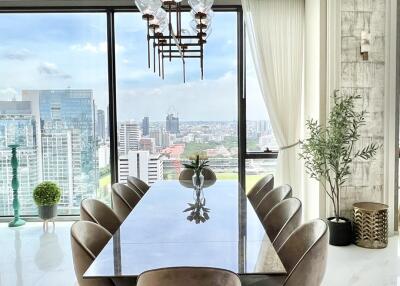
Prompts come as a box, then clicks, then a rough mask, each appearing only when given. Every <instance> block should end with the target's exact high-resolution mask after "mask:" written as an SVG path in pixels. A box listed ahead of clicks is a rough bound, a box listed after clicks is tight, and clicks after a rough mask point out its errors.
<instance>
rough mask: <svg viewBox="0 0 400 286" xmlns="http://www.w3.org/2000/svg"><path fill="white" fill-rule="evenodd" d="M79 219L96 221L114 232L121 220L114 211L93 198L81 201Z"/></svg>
mask: <svg viewBox="0 0 400 286" xmlns="http://www.w3.org/2000/svg"><path fill="white" fill-rule="evenodd" d="M80 213H81V220H86V221H91V222H94V223H97V224H99V225H101V226H102V227H104V228H105V229H107V230H108V231H109V232H110V233H111V234H114V233H115V232H116V231H117V229H118V228H119V227H120V225H121V220H120V219H119V217H118V216H117V215H116V214H115V213H114V211H113V210H112V209H111V208H110V207H109V206H107V205H106V204H104V203H103V202H100V201H98V200H95V199H85V200H83V201H82V202H81V210H80Z"/></svg>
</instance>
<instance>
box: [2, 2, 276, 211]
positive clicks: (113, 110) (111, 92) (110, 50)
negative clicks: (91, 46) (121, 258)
mask: <svg viewBox="0 0 400 286" xmlns="http://www.w3.org/2000/svg"><path fill="white" fill-rule="evenodd" d="M189 10H190V7H189V6H183V8H182V11H189ZM213 10H214V11H216V12H236V13H237V17H236V21H237V26H236V30H237V70H236V72H237V113H238V114H237V119H238V123H237V124H238V126H237V128H238V174H239V183H240V185H241V187H242V188H243V189H245V185H246V160H247V159H276V158H277V155H278V152H248V151H247V148H246V141H247V126H246V42H245V39H246V37H245V29H244V17H243V10H242V7H241V5H214V6H213ZM120 12H136V13H139V10H138V9H137V8H136V7H135V6H134V5H132V6H79V7H67V6H60V7H59V6H43V7H33V6H32V7H29V6H28V7H0V16H1V15H2V14H5V13H8V14H24V13H33V14H34V13H104V14H105V15H106V17H107V60H108V62H107V65H108V100H109V102H108V104H109V118H108V120H109V122H110V124H109V130H108V132H109V135H110V170H111V184H113V183H115V182H117V181H118V130H117V129H118V128H117V106H116V105H117V102H116V99H117V91H116V60H115V59H116V52H115V23H114V17H115V13H120ZM9 217H11V216H5V217H3V218H9ZM22 217H24V218H32V216H22ZM63 217H65V218H71V217H75V215H65V216H61V219H62V218H63Z"/></svg>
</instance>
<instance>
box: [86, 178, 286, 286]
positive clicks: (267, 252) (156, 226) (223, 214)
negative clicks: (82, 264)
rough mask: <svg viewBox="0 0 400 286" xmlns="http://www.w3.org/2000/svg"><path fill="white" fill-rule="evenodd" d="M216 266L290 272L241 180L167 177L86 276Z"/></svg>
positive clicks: (250, 271) (251, 271)
mask: <svg viewBox="0 0 400 286" xmlns="http://www.w3.org/2000/svg"><path fill="white" fill-rule="evenodd" d="M179 266H193V267H215V268H221V269H227V270H230V271H232V272H235V273H237V274H239V275H249V274H285V273H286V270H285V268H284V266H283V264H282V262H281V260H280V258H279V256H278V254H277V251H276V250H275V249H274V247H273V245H272V243H271V241H270V239H269V237H268V235H267V234H266V231H265V229H264V227H263V225H262V223H261V221H260V219H259V218H258V216H257V214H256V212H255V210H254V208H253V206H252V205H251V203H250V202H249V200H248V199H247V196H246V193H245V191H244V190H243V188H242V187H241V186H240V184H239V183H238V181H237V180H216V181H205V182H204V186H203V188H202V189H199V188H195V187H193V183H192V182H191V181H179V180H161V181H157V182H155V183H154V184H153V185H152V186H151V187H150V189H149V190H148V191H147V192H146V194H145V195H144V196H143V198H142V199H141V200H140V201H139V203H138V204H137V205H136V206H135V207H134V209H133V210H132V212H131V213H130V214H129V215H128V217H127V218H126V219H125V220H124V221H123V222H122V224H121V226H120V227H119V229H118V230H117V231H116V233H115V234H114V235H113V236H112V238H111V239H110V240H109V241H108V243H107V244H106V246H105V247H104V248H103V249H102V251H101V252H100V254H99V255H98V256H97V257H96V258H95V260H94V261H93V263H92V264H91V266H90V267H89V268H88V270H87V271H86V272H85V274H84V275H83V277H84V279H91V278H105V277H108V278H124V277H125V278H126V277H137V276H139V275H140V274H141V273H142V272H144V271H148V270H151V269H158V268H165V267H179Z"/></svg>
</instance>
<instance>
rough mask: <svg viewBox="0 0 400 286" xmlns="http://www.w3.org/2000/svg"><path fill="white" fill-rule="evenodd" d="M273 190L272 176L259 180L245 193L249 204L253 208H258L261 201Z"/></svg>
mask: <svg viewBox="0 0 400 286" xmlns="http://www.w3.org/2000/svg"><path fill="white" fill-rule="evenodd" d="M273 188H274V176H273V175H271V174H270V175H266V176H265V177H263V178H261V179H260V180H259V181H258V182H257V183H256V184H255V185H254V186H253V187H252V188H251V189H250V191H249V192H248V193H247V197H248V198H249V201H250V203H251V204H252V205H253V207H254V208H256V207H257V206H258V204H259V203H260V201H261V199H262V198H263V197H264V196H265V195H266V194H267V193H268V192H270V191H271V190H272V189H273Z"/></svg>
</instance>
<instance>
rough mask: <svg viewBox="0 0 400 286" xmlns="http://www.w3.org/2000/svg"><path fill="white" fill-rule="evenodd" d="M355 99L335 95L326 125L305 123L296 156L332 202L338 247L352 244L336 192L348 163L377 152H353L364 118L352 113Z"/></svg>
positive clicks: (331, 239)
mask: <svg viewBox="0 0 400 286" xmlns="http://www.w3.org/2000/svg"><path fill="white" fill-rule="evenodd" d="M359 98H360V96H359V95H340V94H339V92H338V91H335V93H334V95H333V103H334V105H333V108H332V110H331V112H330V115H329V118H328V122H327V125H326V126H322V125H320V124H318V122H317V121H315V120H307V122H306V127H307V129H308V130H309V131H310V137H309V138H307V139H305V141H304V142H303V143H302V151H301V152H300V154H299V155H300V158H302V159H304V163H305V168H306V171H307V173H308V174H309V175H310V177H311V178H313V179H315V180H317V181H319V182H320V183H321V185H322V186H323V188H324V189H325V192H326V194H327V195H328V197H329V199H330V200H331V202H332V205H333V212H334V216H333V217H329V218H328V225H329V232H330V237H329V243H330V244H331V245H338V246H342V245H348V244H350V243H351V242H352V226H351V221H349V220H348V219H346V218H344V217H342V216H341V209H340V192H341V188H342V186H343V185H344V184H345V182H346V180H347V178H348V176H349V175H350V174H351V168H350V166H351V163H352V162H353V161H354V160H355V159H358V158H360V159H363V160H368V159H371V158H373V157H374V156H375V154H376V152H377V150H378V148H379V147H378V146H377V145H376V144H374V143H372V144H369V145H367V146H365V147H364V148H361V149H358V148H356V144H355V143H356V142H357V141H358V140H359V139H360V134H359V129H360V127H361V126H363V125H364V124H365V114H366V111H365V110H362V111H360V112H357V111H355V101H356V100H358V99H359Z"/></svg>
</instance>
